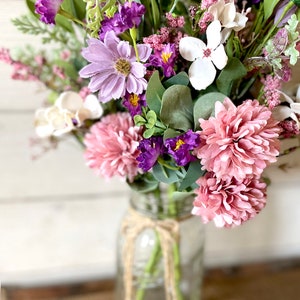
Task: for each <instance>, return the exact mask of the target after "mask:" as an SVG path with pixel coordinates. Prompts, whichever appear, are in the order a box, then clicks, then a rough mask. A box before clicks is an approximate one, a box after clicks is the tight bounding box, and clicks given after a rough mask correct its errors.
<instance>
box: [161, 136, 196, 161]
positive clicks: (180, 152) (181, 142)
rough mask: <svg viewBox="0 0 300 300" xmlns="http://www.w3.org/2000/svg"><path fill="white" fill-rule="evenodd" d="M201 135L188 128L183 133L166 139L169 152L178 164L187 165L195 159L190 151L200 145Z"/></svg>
mask: <svg viewBox="0 0 300 300" xmlns="http://www.w3.org/2000/svg"><path fill="white" fill-rule="evenodd" d="M199 144H200V137H199V135H198V134H197V133H195V132H193V131H192V130H188V131H187V132H186V133H184V134H183V135H179V136H177V137H175V138H169V139H166V140H165V146H166V148H167V149H168V153H169V154H170V155H171V156H172V157H173V158H174V160H175V162H176V164H177V165H178V166H185V165H187V164H188V163H189V162H191V161H193V160H195V157H194V156H193V155H192V154H191V153H190V151H191V150H193V149H194V148H195V147H197V146H199Z"/></svg>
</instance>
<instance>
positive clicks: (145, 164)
mask: <svg viewBox="0 0 300 300" xmlns="http://www.w3.org/2000/svg"><path fill="white" fill-rule="evenodd" d="M138 149H139V150H140V151H141V153H140V154H139V156H138V157H137V161H138V162H139V165H138V166H139V168H141V169H142V170H143V171H144V172H147V171H149V170H150V169H151V168H152V167H153V166H154V165H155V164H156V162H157V159H158V157H159V156H160V155H161V154H163V153H164V152H165V151H164V150H165V148H164V145H163V138H162V137H161V136H152V137H150V138H149V139H144V140H141V141H140V144H139V146H138Z"/></svg>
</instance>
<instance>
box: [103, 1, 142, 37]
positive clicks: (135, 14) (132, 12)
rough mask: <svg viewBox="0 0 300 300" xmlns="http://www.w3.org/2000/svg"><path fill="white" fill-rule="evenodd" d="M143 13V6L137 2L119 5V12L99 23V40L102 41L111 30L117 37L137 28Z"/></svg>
mask: <svg viewBox="0 0 300 300" xmlns="http://www.w3.org/2000/svg"><path fill="white" fill-rule="evenodd" d="M145 12H146V9H145V6H144V5H142V4H140V3H137V2H131V3H130V2H125V3H124V5H120V6H119V12H117V13H115V14H114V16H113V17H112V18H107V17H106V18H105V19H104V20H103V21H102V22H101V30H100V39H101V40H103V39H104V36H105V34H106V32H108V31H111V30H113V31H114V32H115V33H116V34H117V35H118V34H120V33H122V32H124V31H126V30H128V29H130V28H133V27H138V26H139V25H140V23H141V19H142V16H143V15H144V14H145Z"/></svg>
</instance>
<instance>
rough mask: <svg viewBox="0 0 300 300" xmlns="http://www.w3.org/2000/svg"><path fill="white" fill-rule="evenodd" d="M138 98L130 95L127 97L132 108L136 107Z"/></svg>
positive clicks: (135, 95)
mask: <svg viewBox="0 0 300 300" xmlns="http://www.w3.org/2000/svg"><path fill="white" fill-rule="evenodd" d="M139 100H140V98H139V96H138V95H137V94H131V95H130V96H129V102H130V103H131V105H132V106H138V102H139Z"/></svg>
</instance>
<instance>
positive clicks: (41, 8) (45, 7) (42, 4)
mask: <svg viewBox="0 0 300 300" xmlns="http://www.w3.org/2000/svg"><path fill="white" fill-rule="evenodd" d="M62 2H63V0H37V1H36V2H35V13H36V14H38V15H40V20H41V21H42V22H44V23H46V24H55V16H56V14H57V12H58V11H59V8H60V5H61V3H62Z"/></svg>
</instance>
